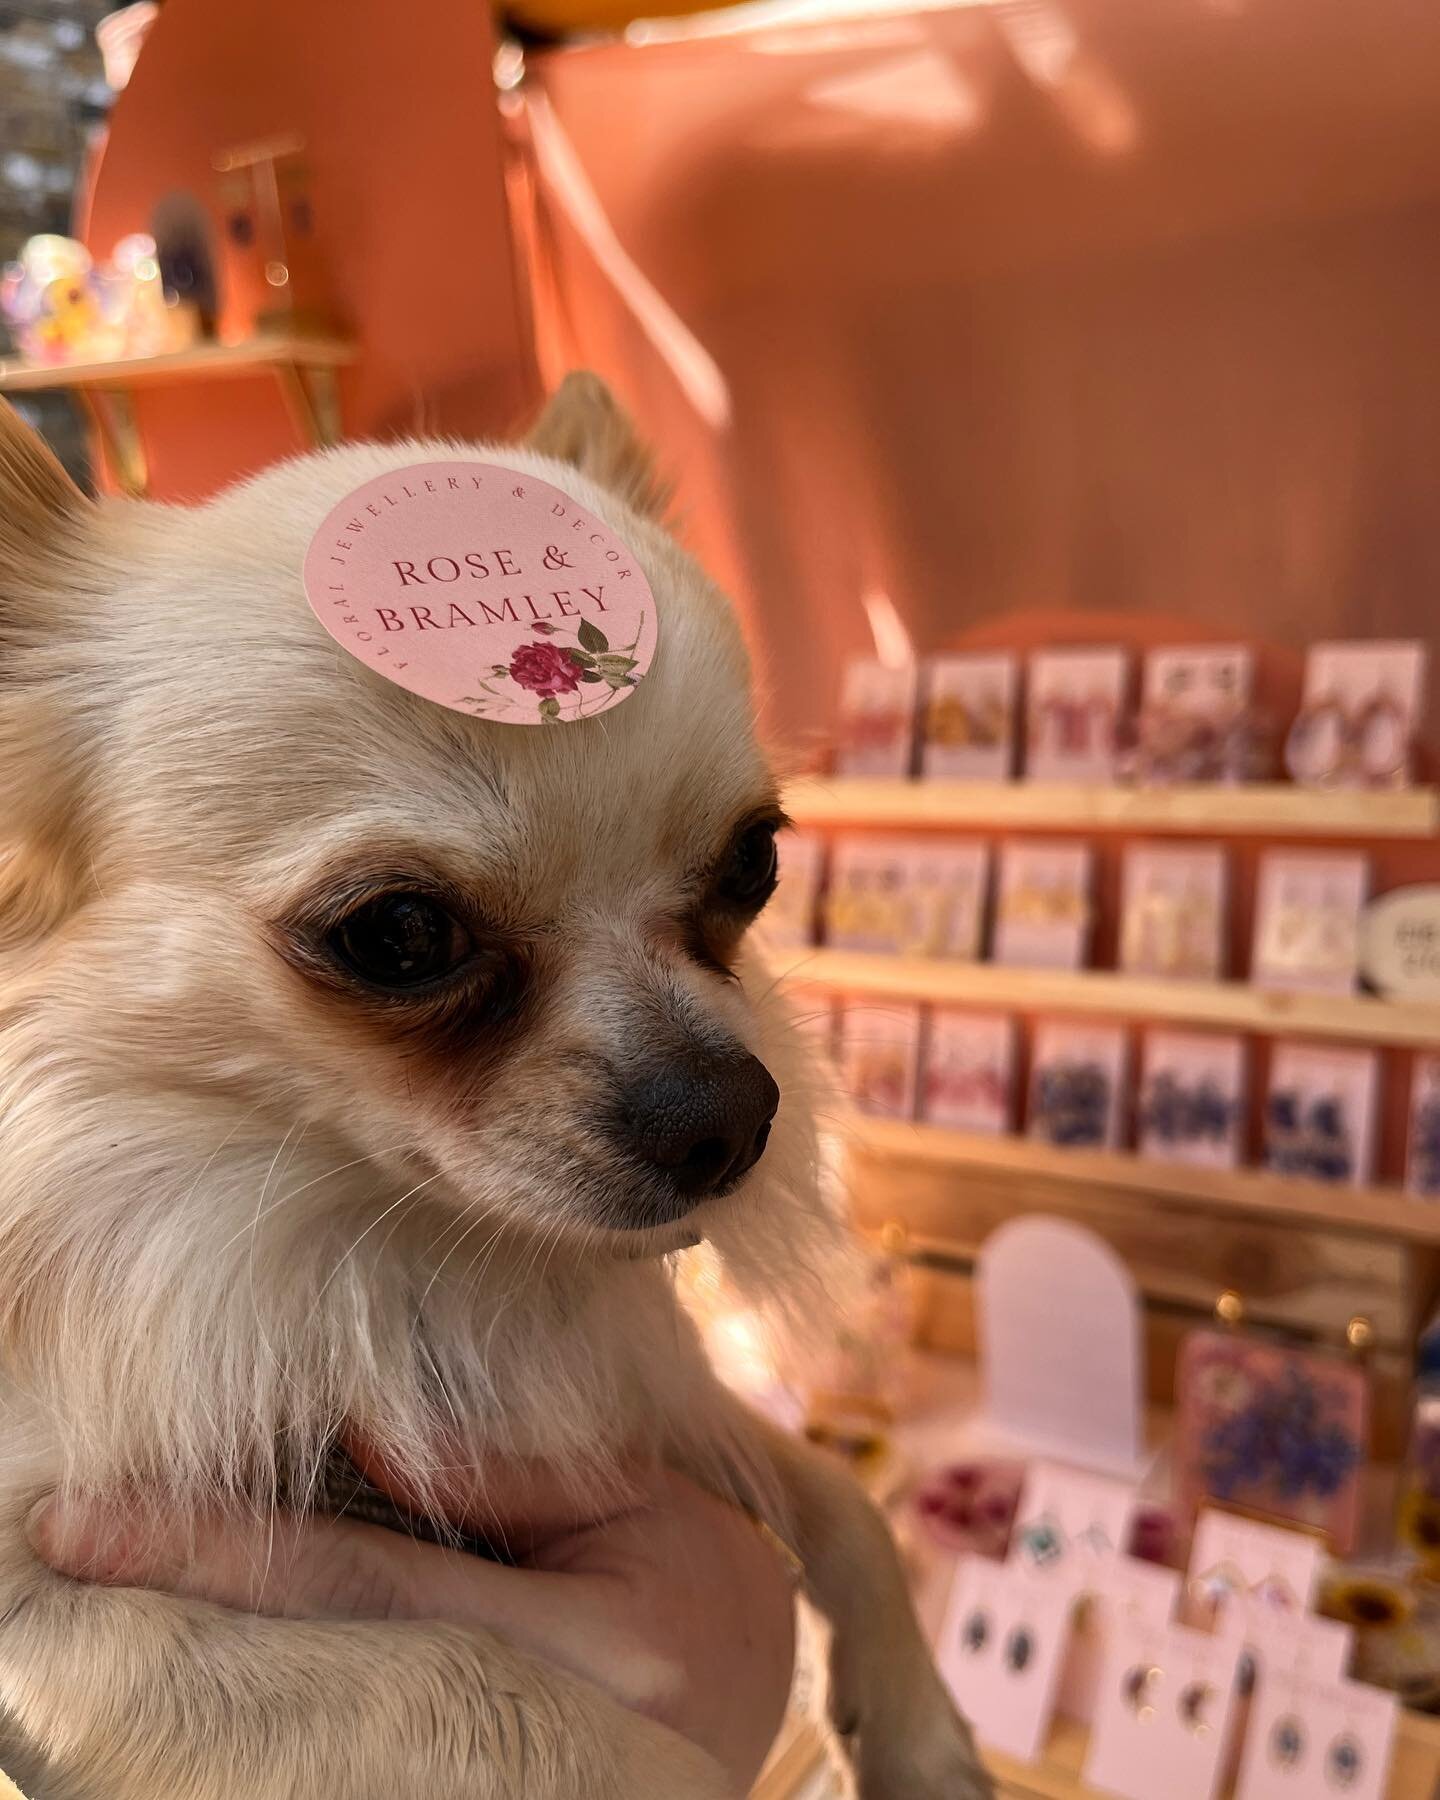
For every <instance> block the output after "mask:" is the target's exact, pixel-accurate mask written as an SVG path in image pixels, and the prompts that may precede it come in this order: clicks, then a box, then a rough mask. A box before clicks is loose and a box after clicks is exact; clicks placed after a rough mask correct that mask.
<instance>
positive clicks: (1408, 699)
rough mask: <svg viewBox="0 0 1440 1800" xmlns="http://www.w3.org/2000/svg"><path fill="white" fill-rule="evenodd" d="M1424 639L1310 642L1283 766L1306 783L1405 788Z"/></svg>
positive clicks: (1420, 699)
mask: <svg viewBox="0 0 1440 1800" xmlns="http://www.w3.org/2000/svg"><path fill="white" fill-rule="evenodd" d="M1426 665H1427V652H1426V647H1425V645H1424V644H1423V643H1416V642H1404V641H1398V642H1397V641H1389V642H1372V643H1364V642H1355V643H1329V644H1313V645H1312V646H1311V647H1310V650H1309V652H1308V654H1307V656H1306V660H1305V688H1304V695H1303V698H1302V701H1301V706H1300V711H1299V713H1298V714H1297V716H1296V718H1295V722H1294V724H1293V725H1292V726H1291V727H1290V734H1289V736H1288V738H1287V739H1286V742H1285V765H1286V767H1287V768H1288V769H1289V771H1290V773H1291V775H1292V776H1293V777H1294V778H1295V780H1296V781H1298V782H1302V783H1304V784H1305V785H1306V786H1308V787H1403V786H1404V785H1405V783H1406V782H1408V781H1409V779H1410V774H1411V754H1412V747H1413V743H1414V738H1415V734H1416V730H1417V728H1418V724H1419V720H1420V714H1421V710H1422V708H1423V706H1424V702H1425V676H1426Z"/></svg>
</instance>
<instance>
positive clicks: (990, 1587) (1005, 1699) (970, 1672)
mask: <svg viewBox="0 0 1440 1800" xmlns="http://www.w3.org/2000/svg"><path fill="white" fill-rule="evenodd" d="M1074 1604H1075V1594H1074V1590H1073V1588H1072V1587H1071V1586H1070V1584H1069V1583H1068V1582H1065V1581H1060V1580H1049V1579H1047V1578H1046V1577H1044V1576H1042V1575H1037V1574H1036V1573H1035V1572H1034V1570H1032V1569H1024V1568H1015V1567H1013V1566H1012V1565H1010V1564H1009V1563H993V1562H989V1561H986V1560H984V1559H983V1558H980V1557H966V1558H964V1559H963V1560H962V1561H961V1562H960V1564H959V1565H958V1567H957V1568H956V1571H955V1581H954V1585H953V1586H952V1588H951V1590H950V1599H949V1603H948V1605H947V1606H946V1609H945V1622H944V1624H943V1626H942V1627H941V1631H940V1639H939V1645H938V1651H937V1660H938V1662H939V1666H940V1673H941V1675H942V1676H943V1677H944V1679H945V1682H946V1685H947V1686H948V1687H949V1689H950V1692H951V1693H952V1694H953V1695H954V1696H955V1701H956V1704H957V1705H958V1706H959V1707H960V1709H961V1711H962V1712H963V1713H965V1715H966V1716H967V1717H968V1718H969V1719H970V1721H971V1722H972V1724H973V1725H974V1727H975V1731H976V1733H977V1735H978V1736H979V1738H980V1740H981V1742H982V1743H985V1744H989V1745H990V1746H992V1747H993V1748H994V1749H996V1750H1002V1751H1004V1752H1005V1753H1006V1754H1007V1755H1009V1756H1014V1757H1018V1758H1019V1759H1020V1761H1022V1762H1033V1761H1034V1759H1035V1757H1036V1756H1038V1755H1039V1753H1040V1749H1041V1746H1042V1745H1043V1744H1044V1742H1045V1737H1046V1733H1047V1732H1048V1730H1049V1726H1050V1720H1051V1716H1052V1715H1053V1713H1054V1710H1055V1695H1056V1688H1057V1686H1058V1684H1059V1680H1060V1669H1061V1664H1062V1662H1063V1659H1064V1656H1065V1651H1066V1646H1067V1642H1068V1639H1069V1636H1070V1622H1071V1614H1072V1612H1073V1609H1074Z"/></svg>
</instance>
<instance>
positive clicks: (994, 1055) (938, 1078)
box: [920, 1009, 1015, 1136]
mask: <svg viewBox="0 0 1440 1800" xmlns="http://www.w3.org/2000/svg"><path fill="white" fill-rule="evenodd" d="M1014 1085H1015V1021H1014V1020H1013V1019H1010V1018H1006V1017H1004V1016H1003V1015H1001V1014H995V1013H969V1012H954V1011H949V1010H943V1009H941V1010H936V1011H935V1012H932V1013H931V1015H930V1035H929V1039H928V1041H927V1043H926V1046H925V1067H924V1073H923V1075H922V1077H921V1098H920V1116H921V1117H922V1118H924V1119H928V1120H929V1121H930V1123H931V1124H932V1125H946V1126H949V1127H950V1129H951V1130H952V1131H982V1132H987V1133H989V1134H991V1135H993V1136H1000V1135H1002V1134H1003V1133H1005V1132H1007V1131H1009V1130H1010V1127H1011V1124H1012V1118H1013V1113H1014Z"/></svg>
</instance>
